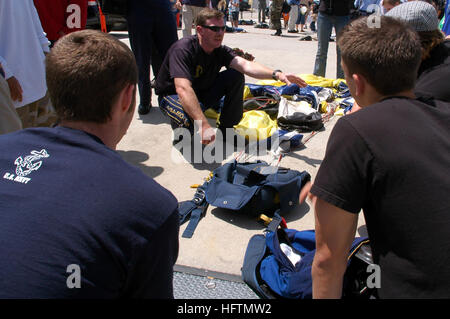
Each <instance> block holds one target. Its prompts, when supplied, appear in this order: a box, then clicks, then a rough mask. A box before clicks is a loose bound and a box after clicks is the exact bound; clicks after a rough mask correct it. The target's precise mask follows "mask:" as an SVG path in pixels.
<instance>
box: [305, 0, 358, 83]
mask: <svg viewBox="0 0 450 319" xmlns="http://www.w3.org/2000/svg"><path fill="white" fill-rule="evenodd" d="M350 6H351V3H350V0H341V1H335V0H321V1H320V4H319V13H318V17H317V53H316V60H315V63H314V70H313V74H314V75H319V76H325V71H326V69H327V58H328V44H329V42H330V37H331V31H332V30H333V27H334V29H335V31H336V36H337V35H338V34H339V31H341V30H342V28H343V27H344V26H345V25H346V24H347V23H348V22H349V21H350V15H349V14H350ZM343 77H344V71H342V68H341V53H340V51H339V48H338V47H337V46H336V78H343Z"/></svg>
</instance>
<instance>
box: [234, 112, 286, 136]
mask: <svg viewBox="0 0 450 319" xmlns="http://www.w3.org/2000/svg"><path fill="white" fill-rule="evenodd" d="M234 128H235V130H236V132H237V133H238V134H239V135H242V136H245V137H246V138H248V139H250V140H257V139H261V140H263V139H266V138H268V137H270V136H272V134H273V133H275V131H276V130H277V129H278V126H277V121H276V120H272V119H271V118H270V116H269V115H268V114H267V113H266V112H264V111H248V112H245V113H244V116H243V117H242V120H241V121H240V122H239V123H238V124H237V125H235V126H234Z"/></svg>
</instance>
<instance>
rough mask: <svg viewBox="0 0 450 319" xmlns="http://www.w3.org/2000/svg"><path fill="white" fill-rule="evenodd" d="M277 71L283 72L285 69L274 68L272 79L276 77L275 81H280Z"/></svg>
mask: <svg viewBox="0 0 450 319" xmlns="http://www.w3.org/2000/svg"><path fill="white" fill-rule="evenodd" d="M277 72H280V73H283V71H281V70H274V71H273V72H272V79H274V80H275V81H278V78H277Z"/></svg>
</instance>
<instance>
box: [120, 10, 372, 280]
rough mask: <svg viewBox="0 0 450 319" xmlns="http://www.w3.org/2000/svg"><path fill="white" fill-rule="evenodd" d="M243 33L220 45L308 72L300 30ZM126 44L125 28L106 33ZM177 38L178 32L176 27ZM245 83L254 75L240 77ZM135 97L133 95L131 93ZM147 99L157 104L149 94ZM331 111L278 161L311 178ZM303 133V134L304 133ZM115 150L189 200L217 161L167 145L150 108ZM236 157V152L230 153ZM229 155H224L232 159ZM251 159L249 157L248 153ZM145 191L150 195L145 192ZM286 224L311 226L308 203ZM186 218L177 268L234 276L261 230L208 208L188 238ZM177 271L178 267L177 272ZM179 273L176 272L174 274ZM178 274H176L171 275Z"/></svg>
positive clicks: (309, 55) (163, 127) (168, 134)
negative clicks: (193, 158)
mask: <svg viewBox="0 0 450 319" xmlns="http://www.w3.org/2000/svg"><path fill="white" fill-rule="evenodd" d="M244 19H246V20H250V19H253V20H257V14H256V13H252V12H245V13H244ZM240 27H242V28H243V29H245V30H246V33H227V34H226V35H225V39H224V44H225V45H228V46H230V47H232V48H234V47H239V48H241V49H242V50H244V51H247V52H249V53H251V54H253V56H254V57H255V61H257V62H260V63H262V64H265V65H267V66H269V67H271V68H274V69H280V70H283V71H284V72H289V73H295V74H311V73H312V71H313V66H314V60H315V54H316V50H317V41H314V40H313V41H299V39H300V38H301V37H303V36H305V35H308V34H310V35H312V36H313V37H314V34H313V33H312V32H307V33H304V34H294V33H287V30H283V36H282V37H273V36H271V35H270V34H272V33H273V32H274V31H273V30H270V29H257V28H254V26H240ZM112 34H114V35H116V36H118V37H119V38H120V39H121V41H123V42H125V43H127V44H129V40H128V37H127V34H126V33H117V32H115V33H112ZM179 37H180V38H181V31H180V30H179ZM335 76H336V45H335V42H331V43H330V46H329V52H328V64H327V73H326V77H328V78H334V77H335ZM246 81H247V82H248V83H255V82H257V80H255V79H252V78H249V77H246ZM137 99H138V102H139V96H137ZM152 104H153V105H154V106H155V105H158V104H157V100H156V96H155V95H153V99H152ZM336 120H337V116H334V117H332V118H331V120H330V121H328V122H327V123H326V124H325V130H324V131H321V132H318V133H317V134H316V135H314V136H313V137H312V138H311V139H310V140H309V141H308V142H307V143H306V144H305V147H303V148H299V149H297V150H295V151H293V152H291V153H289V154H287V155H286V156H285V157H284V158H283V159H282V160H281V163H280V165H281V166H283V167H288V168H292V169H296V170H299V171H303V170H306V171H307V172H308V173H309V174H311V176H312V180H314V178H315V176H316V173H317V170H318V168H319V166H320V163H321V161H322V159H323V156H324V153H325V147H326V143H327V140H328V137H329V134H330V132H331V129H332V128H333V126H334V124H335V123H336ZM304 136H305V137H306V136H308V133H306V134H305V135H304ZM118 152H119V153H120V154H121V155H122V156H123V158H124V159H125V160H126V161H128V162H129V163H131V164H133V165H136V166H137V167H139V168H140V169H142V171H143V172H144V173H145V174H147V175H148V176H150V177H152V178H154V179H155V180H156V181H157V182H158V183H160V184H161V185H162V186H164V187H165V188H167V189H168V190H170V191H171V192H172V193H173V194H174V195H175V196H176V198H177V199H178V200H179V201H183V200H189V199H192V196H193V194H194V192H195V190H194V189H192V188H190V185H192V184H201V183H203V179H204V178H206V177H207V176H208V175H209V173H210V171H211V170H212V169H214V168H215V167H217V166H218V164H216V165H214V164H191V163H188V162H186V161H185V160H184V159H183V158H182V156H180V153H179V152H178V151H177V150H175V149H174V148H173V147H172V130H171V127H170V124H169V121H168V120H167V118H166V117H164V116H163V115H162V113H161V112H160V111H159V109H158V108H157V107H156V108H155V107H154V108H153V110H152V111H151V112H150V113H149V114H147V115H144V116H140V115H139V114H138V113H137V111H136V113H135V116H134V118H133V121H132V123H131V126H130V128H129V130H128V133H127V134H126V135H125V137H124V138H123V140H122V141H121V142H120V144H119V145H118ZM233 155H234V156H236V154H233ZM233 155H230V157H229V158H228V159H232V158H233ZM253 159H255V158H253ZM149 196H151V194H149ZM285 218H286V221H287V223H288V226H289V228H295V229H298V230H304V229H313V228H314V214H313V211H312V208H311V207H310V204H309V203H308V202H306V203H304V204H303V205H301V206H300V207H299V208H298V209H297V210H296V211H293V212H291V213H290V214H289V215H287V216H285ZM186 225H187V223H186V224H184V225H183V226H181V229H180V251H179V257H178V260H177V266H179V267H181V268H183V267H186V268H183V269H206V270H209V271H212V272H219V273H225V274H230V275H232V276H238V277H239V276H240V274H241V267H242V262H243V259H244V254H245V250H246V247H247V244H248V241H249V239H250V237H251V236H253V235H254V234H258V233H261V232H262V231H263V229H264V226H263V224H262V223H260V222H259V221H257V220H254V219H251V218H249V217H247V216H239V215H237V214H233V213H230V212H227V211H224V210H221V209H219V208H216V207H209V209H208V211H207V214H206V216H205V218H203V219H202V220H201V221H200V223H199V225H198V227H197V229H196V231H195V234H194V236H193V237H192V238H190V239H186V238H182V237H181V233H182V232H183V230H184V228H185V227H186ZM359 226H360V227H359V228H358V231H359V232H360V234H359V235H365V227H364V219H363V216H362V214H360V219H359ZM180 273H183V271H180ZM177 276H179V275H177ZM177 278H179V277H176V279H177Z"/></svg>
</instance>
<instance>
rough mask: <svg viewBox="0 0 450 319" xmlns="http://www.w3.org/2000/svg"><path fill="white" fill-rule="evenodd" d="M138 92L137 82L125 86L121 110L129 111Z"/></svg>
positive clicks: (122, 93) (121, 99)
mask: <svg viewBox="0 0 450 319" xmlns="http://www.w3.org/2000/svg"><path fill="white" fill-rule="evenodd" d="M135 94H136V84H128V85H127V86H125V88H123V90H122V92H121V94H120V110H121V111H122V112H124V113H125V112H128V110H129V109H130V108H131V107H133V105H132V101H133V97H134V95H135Z"/></svg>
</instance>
